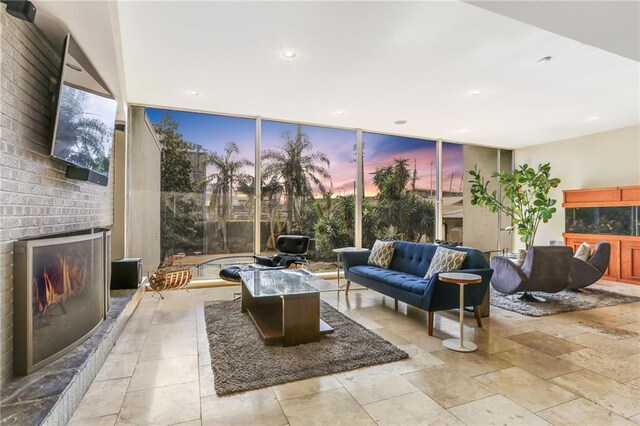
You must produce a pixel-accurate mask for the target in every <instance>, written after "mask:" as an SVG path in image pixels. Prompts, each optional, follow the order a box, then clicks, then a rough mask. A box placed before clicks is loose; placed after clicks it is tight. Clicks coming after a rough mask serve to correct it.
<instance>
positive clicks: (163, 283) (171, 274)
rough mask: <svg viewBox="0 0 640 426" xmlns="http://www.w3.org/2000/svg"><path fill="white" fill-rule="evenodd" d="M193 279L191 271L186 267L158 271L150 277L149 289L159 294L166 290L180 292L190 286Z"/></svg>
mask: <svg viewBox="0 0 640 426" xmlns="http://www.w3.org/2000/svg"><path fill="white" fill-rule="evenodd" d="M192 277H193V276H192V274H191V271H190V270H189V269H186V268H185V267H172V268H163V269H158V270H157V271H155V272H154V273H153V274H151V277H149V287H151V289H152V290H153V291H156V292H158V293H160V292H161V291H164V290H180V289H181V288H185V287H186V286H187V284H189V282H190V281H191V278H192ZM160 296H162V295H160Z"/></svg>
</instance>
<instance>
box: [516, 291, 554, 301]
mask: <svg viewBox="0 0 640 426" xmlns="http://www.w3.org/2000/svg"><path fill="white" fill-rule="evenodd" d="M517 299H518V300H519V301H521V302H531V303H545V302H546V301H547V299H543V298H542V297H537V296H534V295H533V294H531V293H529V292H526V291H525V292H524V293H522V294H521V295H520V296H518V297H517Z"/></svg>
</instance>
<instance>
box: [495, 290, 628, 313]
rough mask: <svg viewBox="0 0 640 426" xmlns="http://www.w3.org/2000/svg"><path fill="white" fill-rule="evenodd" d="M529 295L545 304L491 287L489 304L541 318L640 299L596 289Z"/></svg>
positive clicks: (536, 292) (534, 292)
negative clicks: (525, 300) (523, 300)
mask: <svg viewBox="0 0 640 426" xmlns="http://www.w3.org/2000/svg"><path fill="white" fill-rule="evenodd" d="M531 294H533V295H534V296H537V297H541V298H543V299H546V302H542V303H540V302H521V301H520V300H518V299H517V295H506V294H502V293H500V292H498V291H496V290H494V289H493V287H491V299H490V302H491V305H492V306H497V307H498V308H502V309H506V310H508V311H511V312H516V313H518V314H522V315H527V316H530V317H543V316H545V315H554V314H559V313H562V312H572V311H582V310H585V309H593V308H601V307H604V306H614V305H619V304H621V303H632V302H638V301H640V297H635V296H625V295H622V294H618V293H612V292H610V291H605V290H598V289H582V290H579V291H572V290H563V291H561V292H558V293H543V292H539V291H532V292H531Z"/></svg>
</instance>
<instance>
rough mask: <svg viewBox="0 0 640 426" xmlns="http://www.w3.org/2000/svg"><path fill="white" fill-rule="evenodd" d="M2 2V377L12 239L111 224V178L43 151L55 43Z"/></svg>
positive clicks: (48, 133)
mask: <svg viewBox="0 0 640 426" xmlns="http://www.w3.org/2000/svg"><path fill="white" fill-rule="evenodd" d="M5 9H6V5H4V4H0V49H1V51H2V53H1V54H0V65H1V69H2V72H1V73H0V83H1V84H0V87H1V90H0V117H1V119H0V218H1V219H2V220H0V323H1V327H0V359H1V360H2V361H1V365H0V379H1V380H2V382H3V383H6V382H7V381H8V379H9V378H11V377H12V376H13V375H14V370H13V363H14V359H13V353H14V350H13V349H14V347H13V345H14V336H13V317H14V312H13V306H14V300H13V293H14V288H13V285H14V273H15V271H14V265H13V255H14V253H13V245H14V242H15V241H17V240H22V239H26V238H34V237H40V236H45V235H51V234H60V233H69V232H75V231H80V230H85V229H91V228H105V227H109V226H111V225H112V224H113V182H114V180H115V179H110V182H109V186H107V187H101V186H98V185H93V184H91V183H86V182H79V181H72V180H68V179H67V178H65V166H64V165H63V164H62V163H60V162H58V161H56V160H54V159H53V158H51V156H50V155H49V152H50V149H51V138H52V120H51V119H52V116H53V114H54V111H53V105H52V102H51V93H50V89H51V79H52V78H54V79H55V78H56V76H57V74H58V69H59V66H60V57H59V52H60V51H61V46H57V45H55V46H52V45H51V44H50V43H49V41H48V40H47V39H46V38H45V37H44V35H43V34H42V33H41V32H40V31H39V30H38V28H37V27H36V26H34V25H33V24H30V23H27V22H24V21H20V20H19V19H16V18H14V17H12V16H10V15H9V14H7V13H6V11H5ZM111 172H113V162H112V170H111ZM111 175H112V176H113V174H112V173H111ZM116 178H117V177H116ZM56 309H57V308H56Z"/></svg>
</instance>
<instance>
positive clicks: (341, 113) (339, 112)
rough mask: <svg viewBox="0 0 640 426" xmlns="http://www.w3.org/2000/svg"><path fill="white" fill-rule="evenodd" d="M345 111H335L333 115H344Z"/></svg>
mask: <svg viewBox="0 0 640 426" xmlns="http://www.w3.org/2000/svg"><path fill="white" fill-rule="evenodd" d="M344 114H345V112H344V111H334V113H333V115H344Z"/></svg>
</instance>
